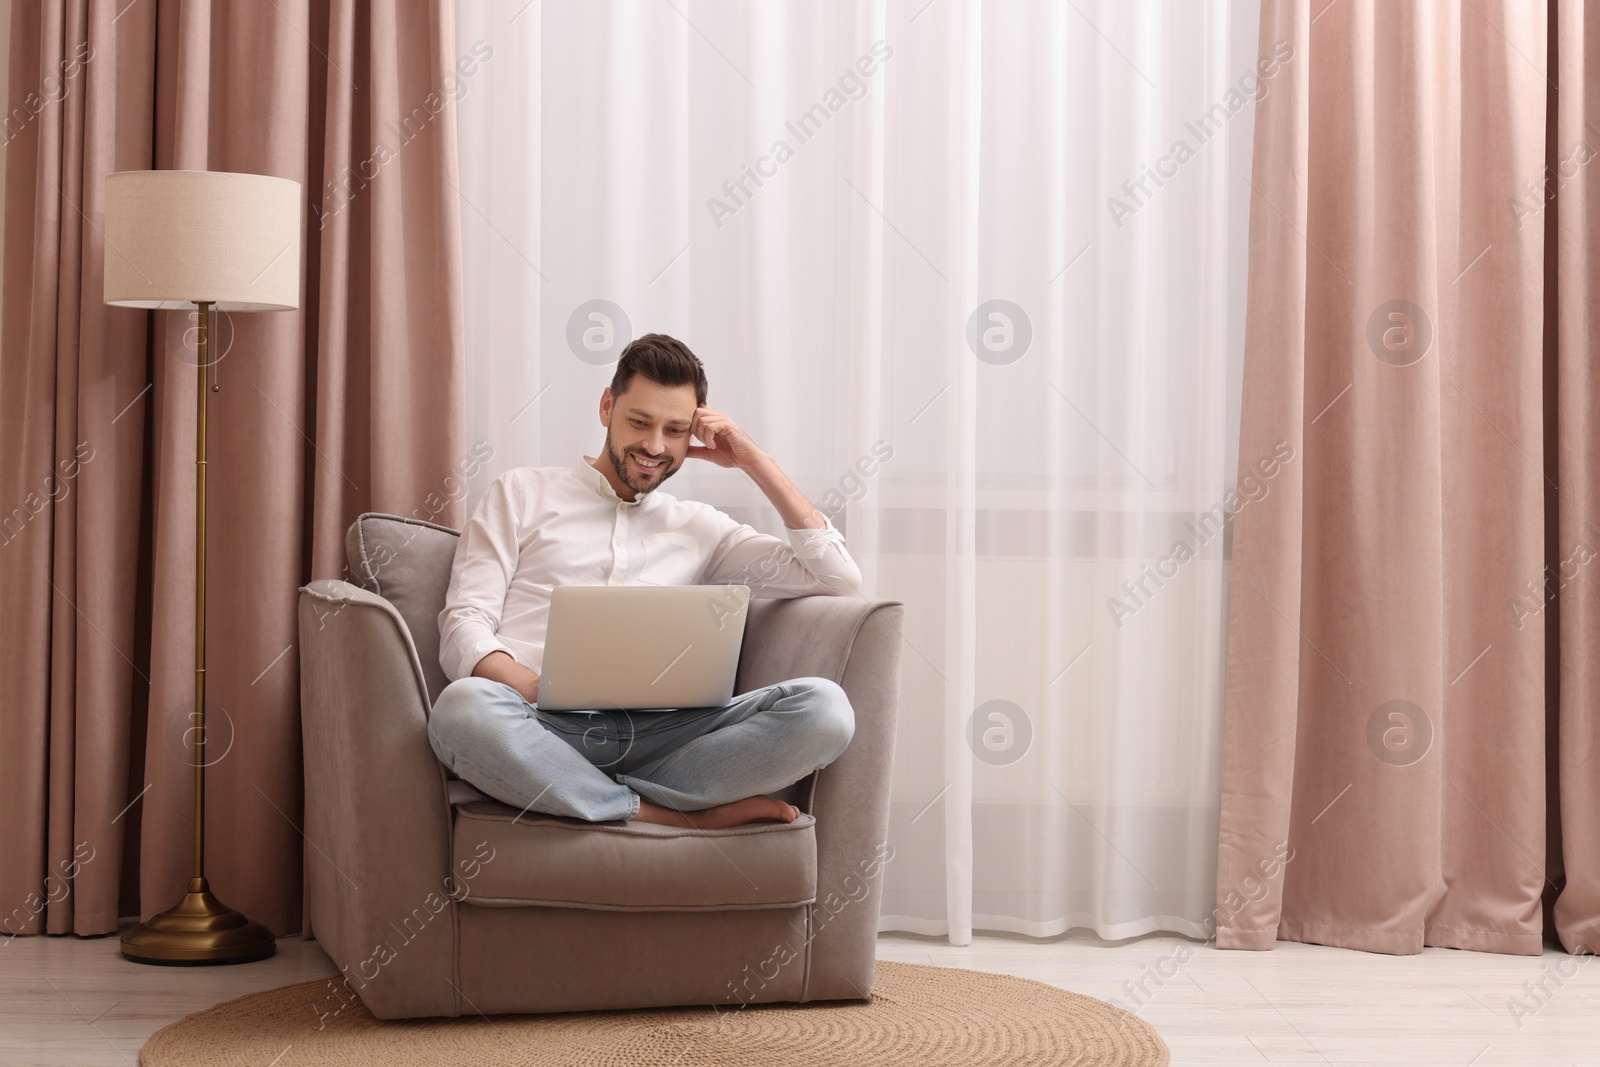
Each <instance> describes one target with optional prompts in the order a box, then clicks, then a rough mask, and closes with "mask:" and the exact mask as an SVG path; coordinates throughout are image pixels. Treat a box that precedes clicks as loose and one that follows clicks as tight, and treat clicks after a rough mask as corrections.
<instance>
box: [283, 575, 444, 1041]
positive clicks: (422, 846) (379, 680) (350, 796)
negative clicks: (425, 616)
mask: <svg viewBox="0 0 1600 1067" xmlns="http://www.w3.org/2000/svg"><path fill="white" fill-rule="evenodd" d="M299 630H300V716H301V731H302V738H303V743H304V747H305V790H306V795H305V838H306V841H307V844H308V850H307V856H306V884H307V898H308V920H307V925H308V929H309V930H310V931H311V932H312V933H314V935H315V936H316V938H317V939H318V940H319V941H321V942H322V945H323V948H324V949H325V950H326V951H327V953H328V955H329V957H330V958H332V960H333V962H334V964H335V965H336V966H338V967H339V969H340V970H341V971H342V972H343V974H344V976H345V978H346V982H347V984H348V985H349V987H350V989H351V990H352V991H354V992H355V993H356V994H358V995H359V996H360V997H361V999H362V1000H363V1001H364V1002H365V1003H366V1005H367V1007H368V1008H369V1009H370V1010H371V1011H372V1013H373V1014H374V1015H375V1016H377V1017H378V1018H380V1019H387V1018H397V1017H412V1016H424V1015H458V1014H459V1013H460V1009H459V1006H458V1002H457V994H456V992H455V990H454V989H452V988H451V986H450V984H449V983H448V982H447V981H445V980H444V978H443V977H441V976H446V975H449V974H451V973H453V970H454V960H455V925H456V924H455V915H454V909H455V906H456V904H455V900H453V899H452V894H453V893H454V894H456V895H459V892H458V890H457V888H456V885H455V882H454V881H453V879H451V878H450V875H451V866H450V863H451V861H450V856H451V853H450V848H451V840H450V836H451V824H450V805H449V800H448V793H447V788H446V782H445V772H444V767H443V766H442V765H441V764H440V763H439V761H438V758H437V757H436V756H435V755H434V753H433V749H432V747H431V746H430V745H429V743H428V735H427V716H428V711H429V707H430V703H429V700H428V689H427V685H426V683H425V681H424V679H423V675H422V668H421V664H420V663H419V661H418V659H417V652H416V648H415V646H414V645H413V644H412V641H411V635H410V632H409V631H408V630H407V628H406V626H405V623H404V621H403V620H402V619H401V617H400V614H399V612H397V611H396V610H395V608H394V606H393V605H392V604H390V603H389V602H388V601H387V600H385V599H383V598H382V597H380V596H378V595H377V594H375V593H371V592H368V591H366V590H364V589H360V588H358V587H356V586H354V585H351V584H350V583H348V582H343V581H338V580H334V579H326V578H324V579H318V580H316V581H313V582H311V583H310V584H308V585H304V586H302V587H301V588H300V602H299ZM341 1003H342V1002H341V1001H338V1000H337V999H336V998H334V997H332V996H330V998H329V1001H328V1003H327V1004H326V1005H323V1007H322V1009H319V1010H324V1011H327V1012H332V1011H334V1010H336V1009H337V1008H338V1007H339V1006H340V1004H341Z"/></svg>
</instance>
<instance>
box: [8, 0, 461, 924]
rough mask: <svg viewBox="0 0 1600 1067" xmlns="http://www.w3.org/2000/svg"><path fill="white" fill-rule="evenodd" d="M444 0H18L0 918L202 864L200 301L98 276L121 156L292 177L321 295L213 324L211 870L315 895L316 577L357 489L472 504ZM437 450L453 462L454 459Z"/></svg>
mask: <svg viewBox="0 0 1600 1067" xmlns="http://www.w3.org/2000/svg"><path fill="white" fill-rule="evenodd" d="M451 7H452V5H451V4H450V3H449V0H429V2H421V0H419V2H417V3H406V4H398V5H388V4H374V5H367V4H362V3H357V2H356V0H275V2H274V3H270V4H234V3H221V2H208V0H142V2H140V3H134V4H100V3H90V2H89V0H45V2H42V3H18V4H16V5H14V8H13V11H14V14H13V23H12V27H11V44H12V57H11V80H10V85H9V86H8V94H7V99H8V116H7V122H6V128H5V138H6V140H7V144H6V148H5V157H4V165H5V166H6V168H7V170H6V186H5V188H6V205H5V210H6V220H7V222H6V231H5V246H4V249H3V261H4V293H3V301H0V341H3V350H0V425H3V428H4V456H5V460H4V463H3V464H0V509H3V511H0V542H3V543H0V603H3V604H4V608H5V611H4V615H3V617H0V677H4V678H5V679H6V694H5V696H4V697H3V698H0V734H3V737H4V742H3V743H0V901H3V908H4V911H3V914H0V928H3V930H4V932H5V933H8V934H19V933H37V932H41V931H42V932H49V933H67V932H72V933H78V934H105V933H111V932H114V931H115V930H116V929H117V922H118V918H119V916H130V915H137V916H139V917H140V918H148V917H149V916H150V915H152V914H154V913H155V912H158V911H161V910H164V909H165V908H167V907H169V906H171V905H172V904H173V903H175V902H176V901H177V899H178V897H179V895H180V894H181V893H182V891H183V889H184V888H185V885H186V883H187V880H188V877H189V874H190V869H191V863H192V840H193V837H192V830H191V825H192V824H191V818H192V784H191V783H192V769H191V767H190V762H189V761H190V758H191V757H190V756H189V750H188V740H189V739H188V737H187V736H186V730H187V728H188V726H189V714H190V712H191V710H192V702H193V681H194V674H193V669H194V661H193V652H194V630H193V606H194V558H195V557H194V551H195V545H194V510H193V509H194V506H195V494H194V489H195V473H194V432H195V388H196V381H195V379H196V371H195V366H194V363H195V355H194V352H193V344H192V341H191V336H192V335H191V333H190V326H191V321H190V320H191V316H188V315H185V314H183V313H178V312H161V313H155V314H152V313H149V312H143V311H134V310H127V309H120V308H107V307H106V306H105V305H104V304H103V303H102V273H101V272H102V263H103V261H104V257H105V256H107V255H115V254H116V251H115V250H114V249H107V248H106V247H105V244H104V240H103V237H102V232H101V231H102V228H103V227H102V211H103V183H104V178H105V175H106V174H108V173H110V172H113V171H117V170H130V169H146V168H158V169H179V168H182V169H203V170H231V171H247V172H253V173H260V174H271V175H276V176H278V177H284V178H292V179H295V180H297V181H299V182H301V183H302V185H303V186H304V187H305V190H306V202H307V204H308V206H309V213H308V215H307V217H306V218H305V220H304V221H303V226H304V231H303V244H304V248H305V250H306V251H305V283H304V296H303V299H302V302H301V310H300V311H298V312H280V313H265V314H254V315H246V314H240V315H235V316H232V317H227V316H222V317H220V322H219V331H218V332H219V333H220V334H221V337H220V339H219V340H218V341H217V344H218V346H219V347H220V348H221V349H222V350H223V352H224V353H225V354H223V355H222V357H221V362H220V364H219V366H218V374H217V377H218V380H219V384H220V386H221V388H220V391H219V392H215V393H212V394H211V396H210V401H209V408H210V410H209V413H208V423H209V446H208V448H209V456H208V460H209V463H208V478H207V492H208V509H207V513H208V534H207V555H208V578H207V593H208V606H207V612H208V620H207V621H208V627H207V633H208V637H207V652H208V663H207V689H208V692H207V698H208V716H209V718H210V721H209V722H208V742H209V744H210V748H211V750H210V752H208V762H209V763H210V766H209V769H208V771H207V842H206V873H207V876H208V878H209V879H210V882H211V885H212V888H213V890H214V891H215V892H216V893H217V895H218V896H219V897H220V898H221V899H222V900H223V901H224V902H226V903H228V904H229V905H231V906H233V907H235V908H238V909H240V910H241V911H244V912H245V913H246V914H247V915H249V916H250V917H251V918H253V919H256V920H257V921H259V922H262V923H263V924H265V925H266V926H267V927H268V928H270V929H271V930H273V931H274V932H275V933H278V934H280V935H281V934H286V933H289V932H298V931H299V930H300V929H301V927H302V919H301V901H302V890H303V887H302V875H303V863H302V858H303V854H304V856H306V857H309V858H308V859H306V860H305V862H316V852H315V845H316V843H315V842H306V841H304V840H303V838H302V834H301V831H300V829H299V827H300V820H301V793H302V789H301V771H300V768H301V749H300V744H301V742H300V717H299V675H298V649H297V644H296V637H297V635H296V623H295V619H296V615H295V603H296V595H297V594H296V589H297V587H298V586H299V585H301V584H303V583H304V582H306V581H307V580H309V579H311V578H315V577H340V576H343V575H344V571H345V564H344V549H343V535H344V530H345V528H346V526H347V525H348V524H349V523H350V522H351V521H352V520H353V519H354V518H355V517H356V516H357V515H358V514H360V513H361V512H363V511H367V510H377V511H390V512H398V513H402V514H408V513H413V512H415V513H417V514H419V515H422V516H424V517H427V518H430V519H433V520H434V521H438V522H443V523H450V524H459V523H460V522H462V521H463V520H464V518H465V516H464V514H463V513H462V510H461V501H460V499H459V495H458V494H452V493H449V492H448V488H449V487H451V486H455V485H456V484H457V483H456V482H455V480H453V479H450V477H449V476H450V475H451V474H452V468H453V466H454V463H455V460H456V459H457V457H459V456H461V455H462V453H463V452H464V451H465V443H464V439H463V438H464V431H463V425H464V402H463V394H462V387H463V359H464V341H463V324H462V311H461V271H460V251H459V247H460V246H459V239H458V225H459V217H458V211H457V203H456V193H455V184H456V180H457V179H456V162H455V160H456V156H455V128H454V122H455V119H454V109H453V100H454V93H455V92H456V91H457V90H456V89H455V86H457V85H458V84H459V79H460V77H461V72H460V70H459V68H458V66H457V64H458V59H457V56H456V54H455V43H454V33H453V26H454V17H453V14H452V11H451ZM447 479H448V480H447Z"/></svg>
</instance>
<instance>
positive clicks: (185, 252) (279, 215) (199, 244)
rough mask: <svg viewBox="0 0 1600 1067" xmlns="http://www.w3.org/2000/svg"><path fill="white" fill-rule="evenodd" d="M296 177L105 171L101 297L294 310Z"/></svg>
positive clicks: (141, 303)
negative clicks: (102, 295) (104, 243)
mask: <svg viewBox="0 0 1600 1067" xmlns="http://www.w3.org/2000/svg"><path fill="white" fill-rule="evenodd" d="M302 228H303V222H302V215H301V211H300V183H299V182H296V181H290V180H289V179H287V178H272V177H268V176H267V175H265V174H230V173H225V172H218V171H205V170H125V171H119V172H118V173H116V174H108V175H107V176H106V216H105V240H106V247H105V277H106V295H105V299H106V303H108V304H115V305H117V306H119V307H136V308H191V307H193V306H194V304H195V303H197V302H199V301H210V302H211V303H214V304H215V305H216V306H217V310H219V311H291V310H293V309H295V308H298V307H299V306H300V234H301V230H302Z"/></svg>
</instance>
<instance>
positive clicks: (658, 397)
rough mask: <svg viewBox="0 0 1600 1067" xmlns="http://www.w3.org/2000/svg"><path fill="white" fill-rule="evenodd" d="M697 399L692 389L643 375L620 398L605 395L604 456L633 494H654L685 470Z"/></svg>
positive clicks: (602, 413)
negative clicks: (654, 491) (680, 470)
mask: <svg viewBox="0 0 1600 1067" xmlns="http://www.w3.org/2000/svg"><path fill="white" fill-rule="evenodd" d="M694 401H695V394H694V386H693V385H671V386H667V385H661V384H660V383H658V382H653V381H651V380H650V379H648V378H646V377H645V376H644V375H642V374H635V375H634V376H633V380H632V381H631V382H629V383H628V390H627V392H625V393H623V394H622V395H621V396H618V397H613V396H612V395H611V389H610V388H609V387H608V388H607V389H606V391H605V393H604V395H602V396H601V398H600V419H601V421H602V422H604V423H606V458H607V460H609V461H610V463H611V466H612V469H613V470H615V472H616V475H617V479H618V480H619V481H620V482H621V483H622V484H623V485H625V486H627V487H628V488H629V489H631V490H633V492H634V493H635V494H638V493H648V492H650V490H652V489H654V488H656V487H657V486H659V485H660V484H661V483H662V482H664V481H666V480H667V479H668V478H670V477H672V476H673V474H675V473H677V470H678V468H679V467H681V466H683V461H684V459H685V458H687V456H688V455H689V443H690V440H691V438H690V434H689V427H690V425H692V423H693V420H694V411H695V402H694ZM618 495H621V494H618Z"/></svg>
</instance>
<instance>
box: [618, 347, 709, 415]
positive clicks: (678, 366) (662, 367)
mask: <svg viewBox="0 0 1600 1067" xmlns="http://www.w3.org/2000/svg"><path fill="white" fill-rule="evenodd" d="M635 374H642V375H644V376H645V377H646V378H648V379H650V380H651V381H652V382H655V383H656V384H657V385H666V386H673V385H691V384H692V385H693V386H694V402H695V406H696V407H699V406H700V405H702V404H704V403H705V402H706V369H705V367H704V366H703V365H702V364H701V362H700V358H699V357H698V356H696V355H695V354H694V353H693V352H691V351H689V346H688V345H686V344H684V343H683V342H682V341H680V340H678V339H677V338H676V337H668V336H667V335H666V334H664V333H647V334H645V335H644V336H643V337H639V338H635V339H634V340H633V341H631V342H630V343H629V344H628V347H627V348H624V349H623V350H622V356H621V358H620V359H618V360H617V370H616V373H615V374H613V375H612V376H611V395H612V397H613V398H615V397H619V396H621V395H622V394H623V393H625V392H627V391H628V386H629V384H631V383H632V381H633V376H634V375H635Z"/></svg>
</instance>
